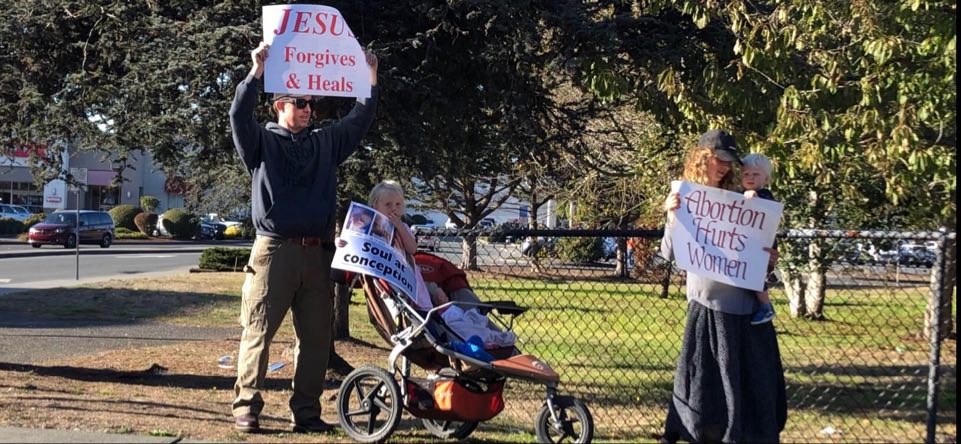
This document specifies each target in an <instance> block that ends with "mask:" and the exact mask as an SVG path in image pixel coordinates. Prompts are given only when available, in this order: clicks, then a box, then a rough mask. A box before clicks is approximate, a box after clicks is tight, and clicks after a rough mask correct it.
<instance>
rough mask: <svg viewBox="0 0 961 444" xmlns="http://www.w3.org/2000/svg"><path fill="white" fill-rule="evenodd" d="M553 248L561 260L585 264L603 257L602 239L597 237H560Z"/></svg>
mask: <svg viewBox="0 0 961 444" xmlns="http://www.w3.org/2000/svg"><path fill="white" fill-rule="evenodd" d="M554 249H555V251H556V252H557V257H558V258H560V259H561V260H562V261H565V262H573V263H577V264H586V263H590V262H597V261H599V260H601V259H602V258H603V257H604V240H603V239H602V238H599V237H562V238H560V239H558V241H557V245H556V246H555V247H554Z"/></svg>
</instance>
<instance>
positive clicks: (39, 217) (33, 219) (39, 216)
mask: <svg viewBox="0 0 961 444" xmlns="http://www.w3.org/2000/svg"><path fill="white" fill-rule="evenodd" d="M46 218H47V215H46V214H44V213H36V214H33V215H31V216H30V217H28V218H27V219H26V220H24V221H23V225H24V226H25V227H27V228H30V227H32V226H34V225H36V224H39V223H40V222H43V220H44V219H46Z"/></svg>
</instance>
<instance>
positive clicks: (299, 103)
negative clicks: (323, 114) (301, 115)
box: [277, 97, 314, 109]
mask: <svg viewBox="0 0 961 444" xmlns="http://www.w3.org/2000/svg"><path fill="white" fill-rule="evenodd" d="M277 101H278V102H284V103H293V104H294V106H296V107H297V109H304V108H306V107H307V105H310V108H311V109H313V108H314V101H313V100H309V99H302V98H297V99H295V98H293V97H288V98H283V99H278V100H277Z"/></svg>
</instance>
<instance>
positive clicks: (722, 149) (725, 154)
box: [697, 129, 741, 165]
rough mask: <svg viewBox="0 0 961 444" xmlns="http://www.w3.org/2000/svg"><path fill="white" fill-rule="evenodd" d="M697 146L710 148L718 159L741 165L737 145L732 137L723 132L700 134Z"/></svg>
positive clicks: (716, 130)
mask: <svg viewBox="0 0 961 444" xmlns="http://www.w3.org/2000/svg"><path fill="white" fill-rule="evenodd" d="M697 146H699V147H701V148H710V149H711V151H714V155H715V156H717V157H718V159H721V160H724V161H727V162H735V163H737V164H738V165H741V156H739V155H738V154H737V144H736V143H734V136H732V135H730V134H728V133H727V132H725V131H723V130H718V129H714V130H710V131H708V132H706V133H704V134H701V139H700V140H698V142H697Z"/></svg>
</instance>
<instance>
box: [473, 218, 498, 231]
mask: <svg viewBox="0 0 961 444" xmlns="http://www.w3.org/2000/svg"><path fill="white" fill-rule="evenodd" d="M495 226H497V222H496V221H495V220H494V218H492V217H485V218H483V219H481V221H480V222H478V223H477V227H478V228H484V229H490V228H494V227H495Z"/></svg>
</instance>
